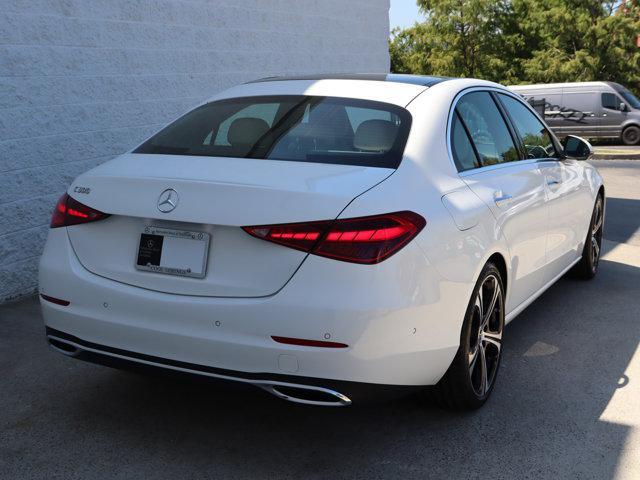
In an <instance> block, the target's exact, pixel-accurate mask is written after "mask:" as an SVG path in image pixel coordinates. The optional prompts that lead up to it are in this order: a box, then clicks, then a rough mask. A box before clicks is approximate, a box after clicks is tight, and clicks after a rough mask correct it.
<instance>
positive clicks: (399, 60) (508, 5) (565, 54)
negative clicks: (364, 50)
mask: <svg viewBox="0 0 640 480" xmlns="http://www.w3.org/2000/svg"><path fill="white" fill-rule="evenodd" d="M619 3H620V2H619V1H607V2H601V1H596V0H418V5H419V6H420V8H421V9H422V11H423V12H424V14H425V17H426V20H425V21H424V22H422V23H420V24H416V25H415V26H413V27H411V28H408V29H405V30H396V31H394V32H393V38H392V40H391V42H390V46H389V50H390V55H391V66H392V71H395V72H407V73H422V74H432V75H450V76H462V77H479V78H485V79H487V80H493V81H497V82H501V83H526V82H553V81H558V82H564V81H587V80H613V81H618V82H620V83H624V84H627V85H629V86H630V87H632V88H636V89H638V88H640V48H638V47H637V44H636V39H637V37H638V34H640V8H639V7H638V6H637V2H636V3H634V4H627V6H626V7H625V9H624V11H616V8H615V7H616V6H617V5H618V4H619Z"/></svg>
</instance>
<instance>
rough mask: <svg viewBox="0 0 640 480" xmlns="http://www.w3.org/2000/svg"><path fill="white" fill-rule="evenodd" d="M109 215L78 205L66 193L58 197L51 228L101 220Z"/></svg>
mask: <svg viewBox="0 0 640 480" xmlns="http://www.w3.org/2000/svg"><path fill="white" fill-rule="evenodd" d="M108 216H109V215H108V214H106V213H102V212H99V211H98V210H94V209H93V208H91V207H87V206H86V205H84V204H82V203H80V202H79V201H77V200H76V199H74V198H72V197H70V196H69V195H67V194H66V193H65V194H64V195H62V196H61V197H60V200H58V203H57V204H56V208H55V209H54V210H53V215H52V216H51V225H50V226H51V228H58V227H68V226H70V225H78V224H81V223H89V222H95V221H98V220H103V219H105V218H107V217H108Z"/></svg>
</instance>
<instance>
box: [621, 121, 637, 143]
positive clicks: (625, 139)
mask: <svg viewBox="0 0 640 480" xmlns="http://www.w3.org/2000/svg"><path fill="white" fill-rule="evenodd" d="M622 143H624V144H625V145H638V143H640V127H637V126H635V125H630V126H628V127H627V128H625V129H624V130H623V131H622Z"/></svg>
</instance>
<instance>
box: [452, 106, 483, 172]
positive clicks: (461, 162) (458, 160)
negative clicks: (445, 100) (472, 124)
mask: <svg viewBox="0 0 640 480" xmlns="http://www.w3.org/2000/svg"><path fill="white" fill-rule="evenodd" d="M451 146H452V149H453V152H452V153H453V160H454V162H455V164H456V167H458V171H459V172H464V171H465V170H471V169H472V168H478V167H479V166H480V163H479V162H478V157H477V156H476V153H475V151H474V149H473V145H472V144H471V140H470V139H469V135H468V134H467V130H466V128H465V126H464V125H463V124H462V122H461V120H460V116H459V115H458V113H457V112H456V113H455V114H454V115H453V123H452V125H451Z"/></svg>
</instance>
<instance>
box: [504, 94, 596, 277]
mask: <svg viewBox="0 0 640 480" xmlns="http://www.w3.org/2000/svg"><path fill="white" fill-rule="evenodd" d="M497 96H498V98H499V99H500V102H501V103H502V104H503V106H504V108H505V111H506V112H507V115H508V116H509V118H510V120H511V122H512V124H513V126H514V129H515V131H516V134H517V136H518V137H519V139H520V141H521V142H522V144H523V145H524V148H525V151H526V154H527V156H528V157H529V158H530V159H534V160H536V161H537V162H538V168H539V169H540V172H541V174H542V177H543V179H544V187H545V195H546V199H547V205H548V223H547V239H546V242H545V243H546V247H545V266H544V277H545V281H546V282H548V281H551V280H553V279H554V278H555V277H556V276H558V275H559V274H561V273H562V272H563V271H564V270H565V269H566V268H567V267H568V266H569V265H571V263H573V261H574V260H575V259H576V258H577V257H578V256H579V250H580V248H579V247H580V245H581V242H582V240H583V239H584V237H585V234H586V231H585V228H586V225H585V221H584V218H585V217H584V214H583V213H582V211H583V210H584V205H588V204H589V200H588V199H587V198H585V195H588V194H587V192H586V191H585V188H584V186H583V182H582V176H581V173H580V172H581V169H580V166H579V165H578V164H577V162H576V161H573V160H562V159H561V155H560V147H559V145H557V142H555V140H554V139H553V137H552V135H551V134H550V133H549V131H548V130H547V128H546V127H545V125H544V124H543V123H542V122H541V121H540V120H539V119H538V117H536V115H535V114H534V113H533V112H532V111H531V109H530V108H529V107H528V106H526V105H525V104H523V103H522V102H521V101H520V100H518V99H516V98H514V97H512V96H510V95H505V94H502V93H500V94H498V95H497Z"/></svg>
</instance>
